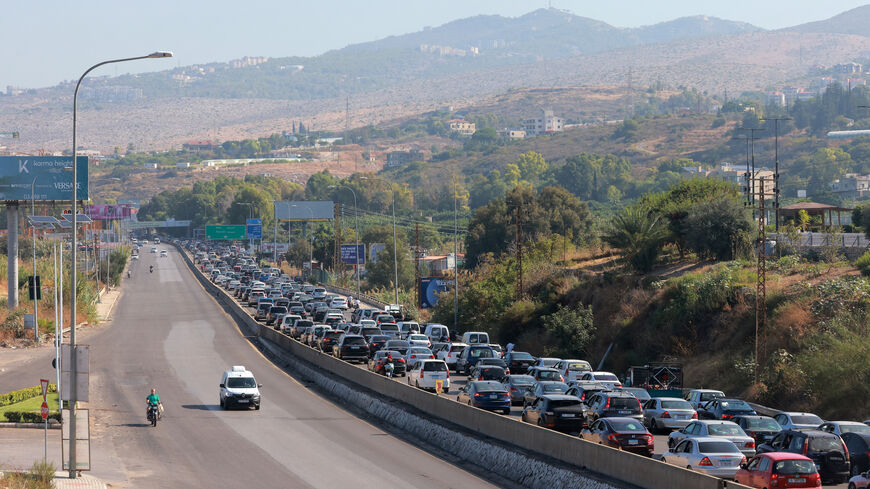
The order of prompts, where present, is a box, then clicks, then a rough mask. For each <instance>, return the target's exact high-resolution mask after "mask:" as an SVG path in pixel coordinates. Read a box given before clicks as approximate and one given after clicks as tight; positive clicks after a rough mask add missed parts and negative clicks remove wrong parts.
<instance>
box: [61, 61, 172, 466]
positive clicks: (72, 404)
mask: <svg viewBox="0 0 870 489" xmlns="http://www.w3.org/2000/svg"><path fill="white" fill-rule="evenodd" d="M171 57H172V53H171V52H169V51H156V52H153V53H151V54H147V55H145V56H135V57H132V58H120V59H111V60H108V61H103V62H101V63H97V64H95V65H94V66H91V67H90V68H88V69H87V70H86V71H85V72H84V73H83V74H82V76H81V77H79V81H78V82H77V83H76V89H75V92H73V133H72V157H73V161H72V167H73V170H72V172H73V173H72V197H71V198H70V203H71V204H72V216H71V217H72V260H71V265H70V266H71V267H72V274H71V275H72V284H71V287H70V290H71V293H70V325H69V326H70V333H69V344H70V363H71V365H70V392H69V394H70V396H69V397H70V399H69V411H70V421H69V427H70V431H69V432H70V433H71V434H72V439H71V440H70V444H69V477H70V479H75V478H76V477H77V475H78V471H77V470H76V467H77V465H76V443H75V437H76V401H77V400H78V385H77V382H76V374H77V372H78V369H77V368H76V361H77V358H76V282H77V280H76V254H77V253H76V252H77V251H78V250H77V248H78V239H77V235H76V233H77V232H78V228H77V226H78V219H77V212H76V201H77V200H78V199H77V197H78V165H77V161H76V156H77V155H76V153H77V151H76V115H77V113H78V97H79V88H80V87H81V85H82V80H84V79H85V77H86V76H88V73H90V72H91V71H93V70H95V69H97V68H99V67H100V66H103V65H107V64H110V63H121V62H124V61H134V60H137V59H146V58H171Z"/></svg>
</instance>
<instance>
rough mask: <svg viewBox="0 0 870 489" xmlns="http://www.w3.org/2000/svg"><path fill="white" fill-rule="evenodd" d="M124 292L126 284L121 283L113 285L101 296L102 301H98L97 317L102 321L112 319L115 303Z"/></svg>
mask: <svg viewBox="0 0 870 489" xmlns="http://www.w3.org/2000/svg"><path fill="white" fill-rule="evenodd" d="M123 292H124V286H123V285H120V286H115V287H112V288H111V289H109V290H108V291H106V292H105V293H103V295H102V296H100V301H99V302H97V303H96V306H97V317H98V318H99V319H100V322H103V321H108V320H110V319H111V317H112V311H114V310H115V304H117V303H118V299H119V298H120V297H121V294H122V293H123Z"/></svg>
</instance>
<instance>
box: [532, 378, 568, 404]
mask: <svg viewBox="0 0 870 489" xmlns="http://www.w3.org/2000/svg"><path fill="white" fill-rule="evenodd" d="M567 391H568V384H566V383H564V382H550V381H538V382H535V383H534V384H532V385H530V386H529V387H528V388H526V392H525V393H524V394H523V407H525V406H528V405H529V404H531V403H533V402H535V399H537V398H539V397H541V396H544V395H547V394H564V393H565V392H567Z"/></svg>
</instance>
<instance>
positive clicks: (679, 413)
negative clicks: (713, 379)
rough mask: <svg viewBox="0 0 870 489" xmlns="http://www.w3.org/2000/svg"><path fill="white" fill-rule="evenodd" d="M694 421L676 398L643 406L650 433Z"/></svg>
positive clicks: (691, 412) (686, 404)
mask: <svg viewBox="0 0 870 489" xmlns="http://www.w3.org/2000/svg"><path fill="white" fill-rule="evenodd" d="M695 419H698V413H696V412H695V410H694V409H692V405H691V404H689V402H688V401H686V400H685V399H680V398H678V397H654V398H652V399H650V400H649V401H647V402H646V403H645V404H644V405H643V421H644V424H645V425H646V426H647V428H649V430H650V431H651V432H656V431H662V430H666V429H680V428H685V427H686V426H688V424H689V423H691V422H692V421H693V420H695ZM868 428H870V426H868ZM684 467H685V466H684Z"/></svg>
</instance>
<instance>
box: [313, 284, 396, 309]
mask: <svg viewBox="0 0 870 489" xmlns="http://www.w3.org/2000/svg"><path fill="white" fill-rule="evenodd" d="M320 286H321V287H323V288H324V289H326V290H327V291H328V292H332V293H333V294H341V295H344V296H353V297H356V298H357V299H359V300H360V301H361V302H365V303H366V304H371V305H373V306H376V307H379V308H381V309H383V308H385V307H387V306H388V305H390V304H389V303H388V302H383V301H380V300H378V299H375V298H374V297H372V296H370V295H368V294H359V296H357V293H356V291H355V290H352V289H348V288H345V287H338V286H336V285H326V284H320Z"/></svg>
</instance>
